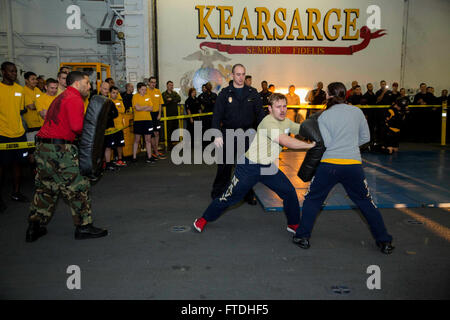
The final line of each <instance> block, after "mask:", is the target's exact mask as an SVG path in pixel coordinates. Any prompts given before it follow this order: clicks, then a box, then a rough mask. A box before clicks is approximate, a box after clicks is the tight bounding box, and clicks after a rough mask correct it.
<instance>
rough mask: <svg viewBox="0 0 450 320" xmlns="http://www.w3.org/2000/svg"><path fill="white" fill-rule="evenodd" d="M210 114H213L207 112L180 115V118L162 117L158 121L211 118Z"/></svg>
mask: <svg viewBox="0 0 450 320" xmlns="http://www.w3.org/2000/svg"><path fill="white" fill-rule="evenodd" d="M212 114H213V113H212V112H207V113H196V114H187V115H182V116H171V117H162V118H161V119H160V121H167V120H178V119H187V118H193V117H204V116H212Z"/></svg>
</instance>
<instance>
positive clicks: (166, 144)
mask: <svg viewBox="0 0 450 320" xmlns="http://www.w3.org/2000/svg"><path fill="white" fill-rule="evenodd" d="M163 114H164V137H165V139H164V145H165V146H166V151H167V146H168V140H169V139H168V137H167V120H166V118H167V110H166V106H164V107H163Z"/></svg>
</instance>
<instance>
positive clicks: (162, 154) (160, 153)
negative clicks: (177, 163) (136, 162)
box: [158, 151, 167, 159]
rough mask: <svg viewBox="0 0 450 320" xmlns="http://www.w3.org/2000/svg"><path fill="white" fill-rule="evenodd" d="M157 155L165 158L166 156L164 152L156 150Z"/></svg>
mask: <svg viewBox="0 0 450 320" xmlns="http://www.w3.org/2000/svg"><path fill="white" fill-rule="evenodd" d="M158 157H159V158H160V159H167V156H166V155H165V154H164V153H162V152H159V151H158Z"/></svg>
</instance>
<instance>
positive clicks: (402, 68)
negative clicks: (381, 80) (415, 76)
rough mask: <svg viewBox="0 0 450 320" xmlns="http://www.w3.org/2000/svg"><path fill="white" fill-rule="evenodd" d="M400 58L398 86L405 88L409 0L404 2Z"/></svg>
mask: <svg viewBox="0 0 450 320" xmlns="http://www.w3.org/2000/svg"><path fill="white" fill-rule="evenodd" d="M403 6H404V10H403V35H402V57H401V61H400V86H402V87H404V86H405V65H406V42H407V40H408V20H409V0H404V4H403Z"/></svg>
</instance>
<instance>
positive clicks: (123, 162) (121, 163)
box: [114, 160, 127, 167]
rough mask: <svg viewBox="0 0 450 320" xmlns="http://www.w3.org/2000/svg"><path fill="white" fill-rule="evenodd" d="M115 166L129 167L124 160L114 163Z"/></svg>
mask: <svg viewBox="0 0 450 320" xmlns="http://www.w3.org/2000/svg"><path fill="white" fill-rule="evenodd" d="M114 164H115V165H116V166H117V167H126V166H127V163H126V162H125V161H122V160H117V161H116V162H114Z"/></svg>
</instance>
